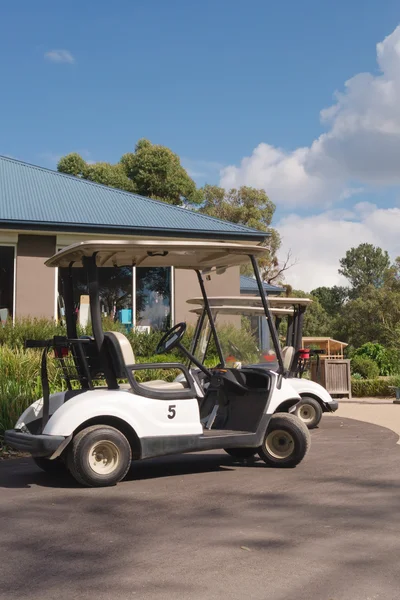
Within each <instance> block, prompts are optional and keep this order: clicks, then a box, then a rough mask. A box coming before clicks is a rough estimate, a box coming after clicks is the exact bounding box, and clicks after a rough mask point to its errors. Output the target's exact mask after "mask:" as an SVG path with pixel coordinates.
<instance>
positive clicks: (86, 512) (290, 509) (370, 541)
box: [0, 417, 400, 600]
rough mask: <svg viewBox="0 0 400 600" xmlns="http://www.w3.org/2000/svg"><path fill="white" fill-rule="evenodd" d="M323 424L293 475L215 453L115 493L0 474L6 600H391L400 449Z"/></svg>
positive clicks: (137, 474)
mask: <svg viewBox="0 0 400 600" xmlns="http://www.w3.org/2000/svg"><path fill="white" fill-rule="evenodd" d="M397 439H398V436H397V435H396V434H395V433H393V432H392V431H389V430H388V429H385V428H383V427H380V426H377V425H371V424H369V423H361V422H359V421H355V420H350V419H343V418H342V417H330V418H326V419H325V418H324V419H323V420H322V424H321V427H320V428H318V429H316V430H314V431H313V432H312V448H311V451H310V453H309V455H308V456H307V457H306V459H305V460H304V461H303V463H301V464H300V465H299V466H298V467H297V468H295V469H291V470H284V469H282V470H278V469H268V468H266V467H265V466H264V464H263V463H261V462H255V463H253V464H247V465H239V464H235V463H234V462H233V461H232V459H230V457H228V456H227V455H226V454H224V453H223V452H208V453H205V454H192V455H184V456H173V457H166V458H163V459H157V460H151V461H147V462H141V463H136V464H134V465H133V466H132V469H131V472H130V474H129V477H128V479H127V480H126V481H124V482H122V483H120V484H119V485H118V486H116V487H114V488H105V489H104V488H103V489H84V488H80V487H78V486H77V485H75V484H74V482H73V481H72V480H71V479H70V478H69V477H68V476H65V477H59V478H57V479H52V478H50V477H49V476H48V475H46V474H45V473H42V472H41V471H40V470H39V469H38V468H37V467H36V466H35V465H34V463H33V462H32V461H31V460H30V459H17V460H7V461H3V462H1V463H0V498H1V501H0V541H1V543H0V598H1V600H3V599H4V600H5V599H7V600H10V599H18V600H25V599H27V600H28V599H29V600H67V599H68V600H73V599H78V598H79V599H80V600H127V599H131V598H140V599H141V600H149V599H151V600H153V599H155V600H158V599H163V600H165V599H166V598H168V599H169V598H171V599H174V600H175V599H177V600H180V599H182V600H206V599H207V600H211V599H224V600H225V599H229V600H243V599H249V600H269V599H274V600H398V599H399V597H400V568H399V566H398V563H399V559H400V518H399V509H400V469H399V464H400V447H399V445H397V444H396V442H397Z"/></svg>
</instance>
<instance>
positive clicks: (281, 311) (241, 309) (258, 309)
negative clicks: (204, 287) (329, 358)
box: [189, 304, 294, 317]
mask: <svg viewBox="0 0 400 600" xmlns="http://www.w3.org/2000/svg"><path fill="white" fill-rule="evenodd" d="M210 308H211V310H213V311H215V312H218V313H222V314H223V315H243V316H244V317H248V316H251V317H253V316H264V314H265V313H264V307H263V306H225V305H224V304H221V305H218V306H213V305H212V304H211V305H210ZM203 310H204V307H200V306H199V307H198V308H193V309H192V310H190V311H189V312H191V313H194V314H196V315H201V314H202V312H203ZM293 312H294V311H293V309H292V308H272V309H271V314H272V315H274V316H285V315H292V314H293Z"/></svg>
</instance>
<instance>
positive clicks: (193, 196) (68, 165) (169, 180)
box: [57, 140, 202, 206]
mask: <svg viewBox="0 0 400 600" xmlns="http://www.w3.org/2000/svg"><path fill="white" fill-rule="evenodd" d="M57 169H58V170H59V171H60V172H62V173H68V174H69V175H75V176H76V177H81V178H83V179H89V180H90V181H94V182H96V183H101V184H103V185H108V186H111V187H115V188H118V189H121V190H126V191H128V192H137V193H138V194H141V195H142V196H147V197H149V198H155V199H158V200H163V201H164V202H168V203H169V204H175V205H178V206H179V205H183V204H187V203H192V204H198V203H199V202H201V200H202V194H201V192H200V191H199V190H197V188H196V184H195V182H194V181H193V179H191V178H190V177H189V175H188V174H187V172H186V171H185V169H184V168H183V167H182V165H181V163H180V159H179V156H178V155H177V154H174V153H173V152H172V150H170V149H169V148H166V147H165V146H160V145H157V144H152V143H151V142H149V141H148V140H140V141H139V142H138V143H137V144H136V147H135V152H130V153H128V154H124V155H123V156H122V158H121V160H120V162H119V163H117V164H115V165H113V164H110V163H106V162H98V163H94V164H88V163H86V161H85V160H84V159H83V158H82V157H81V156H80V155H79V154H77V153H76V152H73V153H72V154H68V155H67V156H64V157H63V158H61V159H60V161H59V163H58V165H57Z"/></svg>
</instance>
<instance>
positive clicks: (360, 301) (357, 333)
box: [335, 285, 400, 348]
mask: <svg viewBox="0 0 400 600" xmlns="http://www.w3.org/2000/svg"><path fill="white" fill-rule="evenodd" d="M335 328H336V332H335V335H337V336H338V337H339V339H342V340H343V341H345V342H347V343H349V344H350V345H351V346H353V347H355V348H359V347H360V346H362V345H363V344H365V343H367V342H374V343H379V344H383V345H384V346H386V347H388V348H390V347H392V348H395V347H398V344H399V336H400V291H399V289H398V287H397V286H391V285H384V286H382V287H379V288H376V287H374V286H373V285H369V286H367V287H366V288H365V289H364V291H363V293H362V294H361V295H360V296H359V297H358V298H355V299H354V300H350V301H349V302H347V303H346V304H345V305H344V306H343V308H342V310H341V313H340V317H339V318H338V319H337V320H336V323H335Z"/></svg>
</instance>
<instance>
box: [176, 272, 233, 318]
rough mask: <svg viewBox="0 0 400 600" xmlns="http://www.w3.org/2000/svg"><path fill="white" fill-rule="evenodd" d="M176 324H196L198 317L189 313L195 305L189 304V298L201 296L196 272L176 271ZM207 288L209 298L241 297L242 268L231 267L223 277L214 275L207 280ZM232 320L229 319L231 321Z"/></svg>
mask: <svg viewBox="0 0 400 600" xmlns="http://www.w3.org/2000/svg"><path fill="white" fill-rule="evenodd" d="M174 273H175V280H174V283H175V323H179V322H180V321H185V322H186V323H192V324H194V323H196V320H197V316H196V315H194V314H191V313H190V312H189V311H190V309H191V308H192V307H193V305H192V306H191V305H189V304H187V302H186V301H187V300H188V299H189V298H197V297H199V296H201V291H200V287H199V282H198V280H197V275H196V273H195V272H194V271H186V270H185V269H175V271H174ZM205 287H206V291H207V295H209V296H239V295H240V268H239V267H231V268H230V269H228V270H227V271H225V273H223V274H222V275H217V274H216V273H213V274H212V275H211V279H210V281H208V280H207V279H206V278H205ZM230 320H231V319H229V321H230Z"/></svg>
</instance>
